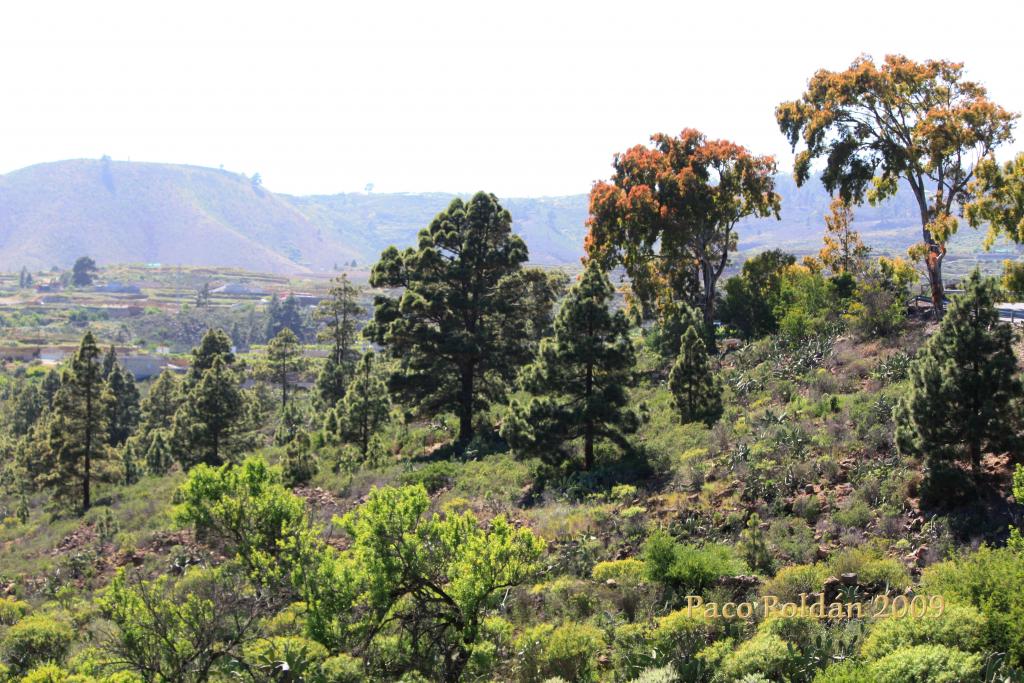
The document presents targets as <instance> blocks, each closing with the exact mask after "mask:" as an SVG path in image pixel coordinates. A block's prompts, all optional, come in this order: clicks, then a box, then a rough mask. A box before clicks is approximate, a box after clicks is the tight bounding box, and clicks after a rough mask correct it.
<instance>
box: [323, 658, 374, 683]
mask: <svg viewBox="0 0 1024 683" xmlns="http://www.w3.org/2000/svg"><path fill="white" fill-rule="evenodd" d="M320 675H321V676H322V677H323V680H324V683H359V682H360V681H363V680H366V675H365V672H364V671H363V662H362V660H360V659H357V658H355V657H353V656H351V655H347V654H344V653H342V654H338V655H334V656H333V657H330V658H329V659H326V660H324V663H323V664H321V665H320Z"/></svg>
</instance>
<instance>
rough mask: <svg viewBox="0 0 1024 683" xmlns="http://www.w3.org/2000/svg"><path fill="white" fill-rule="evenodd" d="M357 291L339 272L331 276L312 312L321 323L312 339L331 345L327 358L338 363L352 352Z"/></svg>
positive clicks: (357, 301)
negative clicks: (332, 277)
mask: <svg viewBox="0 0 1024 683" xmlns="http://www.w3.org/2000/svg"><path fill="white" fill-rule="evenodd" d="M359 293H360V290H359V288H358V287H356V286H355V285H353V284H352V283H351V282H349V279H348V275H341V276H339V277H337V278H335V279H334V281H333V282H332V283H331V289H330V290H329V291H328V292H327V297H326V298H325V299H324V300H323V301H321V302H320V304H319V305H318V306H317V307H316V310H314V311H313V319H314V320H318V321H320V322H322V323H323V325H324V326H323V328H321V329H320V331H319V332H317V334H316V338H317V340H319V341H322V342H327V343H329V344H330V345H331V357H332V358H333V359H334V362H335V363H338V364H343V363H344V362H345V361H346V360H347V359H349V358H350V357H351V355H352V354H351V349H352V344H353V343H354V342H355V339H356V323H357V322H358V320H359V314H360V313H362V311H363V309H362V307H360V305H359Z"/></svg>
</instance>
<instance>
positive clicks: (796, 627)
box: [757, 612, 825, 651]
mask: <svg viewBox="0 0 1024 683" xmlns="http://www.w3.org/2000/svg"><path fill="white" fill-rule="evenodd" d="M757 632H758V634H763V633H769V634H771V635H775V636H778V637H779V638H782V639H783V640H785V641H786V642H787V643H793V645H796V646H797V647H798V648H800V650H802V651H807V650H808V649H809V648H811V647H812V646H813V645H814V642H815V639H817V638H819V637H820V636H822V635H824V633H825V628H824V627H823V626H822V625H821V621H820V620H819V619H818V618H816V617H814V616H811V615H810V614H809V613H806V612H805V613H798V614H796V615H794V616H783V615H781V614H772V615H771V616H769V617H768V618H766V619H765V620H764V621H762V622H761V624H760V625H759V626H758V627H757Z"/></svg>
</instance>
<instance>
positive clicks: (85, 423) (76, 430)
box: [39, 332, 113, 512]
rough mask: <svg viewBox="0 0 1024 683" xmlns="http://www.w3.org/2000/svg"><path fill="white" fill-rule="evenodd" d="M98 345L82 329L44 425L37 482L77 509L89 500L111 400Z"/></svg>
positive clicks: (105, 436) (104, 447)
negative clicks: (44, 434)
mask: <svg viewBox="0 0 1024 683" xmlns="http://www.w3.org/2000/svg"><path fill="white" fill-rule="evenodd" d="M100 360H101V354H100V349H99V347H98V346H97V345H96V338H95V337H94V336H93V334H92V332H86V333H85V336H83V337H82V343H81V345H80V346H79V347H78V351H77V352H76V353H75V355H74V356H73V357H72V358H71V362H70V364H69V365H68V367H67V368H65V369H64V370H63V371H62V373H61V375H60V388H59V389H58V390H57V392H56V393H55V394H54V397H53V407H52V412H51V415H50V420H49V424H48V425H47V436H46V445H45V455H44V458H45V459H46V461H47V462H46V465H45V467H44V468H43V470H42V471H41V472H40V478H39V483H40V484H41V485H42V486H44V487H47V488H50V489H51V490H52V491H53V502H54V504H55V505H60V504H62V503H63V504H70V505H71V506H72V507H73V508H77V509H78V510H79V511H81V512H85V511H86V510H88V509H89V507H90V506H91V505H92V497H91V496H92V484H93V480H94V478H95V471H94V468H95V467H96V465H97V464H98V463H99V462H100V461H102V460H104V459H105V458H106V457H107V455H108V453H109V451H108V449H107V440H108V432H107V428H108V422H107V415H108V410H109V409H108V406H109V405H110V404H111V402H112V401H113V398H112V397H111V395H110V392H109V391H108V389H107V386H106V383H105V382H104V381H103V376H102V366H101V364H100Z"/></svg>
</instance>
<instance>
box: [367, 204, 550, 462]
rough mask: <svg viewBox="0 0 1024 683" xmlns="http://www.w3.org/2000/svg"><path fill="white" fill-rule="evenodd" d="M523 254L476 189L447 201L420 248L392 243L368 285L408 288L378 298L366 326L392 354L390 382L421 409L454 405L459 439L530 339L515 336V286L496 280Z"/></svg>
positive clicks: (500, 215) (500, 391)
mask: <svg viewBox="0 0 1024 683" xmlns="http://www.w3.org/2000/svg"><path fill="white" fill-rule="evenodd" d="M526 259H527V250H526V244H525V243H524V242H523V240H522V239H520V238H519V237H518V236H517V235H515V234H514V233H513V232H512V217H511V215H510V214H509V212H508V211H507V210H505V209H504V208H502V206H501V205H500V204H499V203H498V199H497V197H495V196H494V195H493V194H486V193H483V192H480V193H477V194H476V195H475V196H474V197H473V198H472V199H470V200H469V201H468V202H464V201H463V200H462V199H455V200H453V201H452V203H451V204H450V205H449V206H448V208H447V209H446V210H445V211H442V212H441V213H440V214H438V216H437V217H436V218H435V219H434V220H433V221H432V222H431V223H430V226H429V227H427V228H426V229H424V230H422V231H420V235H419V246H418V248H417V249H415V250H414V249H406V250H405V251H401V252H400V251H399V250H398V249H396V248H395V247H389V248H388V249H386V250H385V251H384V252H383V253H382V254H381V258H380V261H379V262H378V263H377V264H376V265H375V266H374V267H373V272H372V274H371V276H370V284H371V285H372V286H374V287H403V288H404V289H405V291H404V293H403V294H402V297H401V299H394V298H390V297H383V296H381V297H377V299H376V302H375V303H376V310H375V311H374V319H373V322H372V323H371V324H370V325H369V326H368V330H367V333H368V335H369V336H370V338H371V339H373V340H374V341H376V342H377V343H379V344H382V345H384V346H385V347H386V348H387V352H388V353H389V354H390V355H391V357H393V358H396V359H398V361H399V362H398V364H397V365H396V370H395V371H394V372H393V373H392V375H391V377H390V378H389V381H388V386H389V389H390V390H391V391H392V392H394V393H396V394H397V395H399V396H400V397H402V398H403V399H404V400H405V402H406V403H407V404H408V405H410V406H411V407H413V408H417V409H419V410H420V411H421V412H422V413H424V414H427V415H434V414H437V413H440V412H443V411H447V410H452V411H454V412H455V413H456V415H457V416H458V419H459V435H458V439H459V443H460V444H465V443H466V442H467V441H469V439H470V438H472V436H473V418H474V416H475V415H476V413H477V411H479V410H481V409H482V408H485V407H486V406H487V405H488V404H489V403H490V402H491V401H494V400H501V399H502V398H503V397H504V395H505V388H506V384H507V383H508V382H509V381H511V379H512V378H513V377H514V372H515V369H516V368H517V367H518V366H519V365H520V364H521V363H523V362H525V360H526V359H527V358H528V356H529V349H530V346H529V340H528V339H527V338H526V337H525V335H523V334H522V333H521V331H520V334H513V330H514V321H515V313H516V311H517V305H518V301H517V298H516V297H517V296H518V295H517V294H516V292H517V291H518V288H511V289H510V288H507V287H504V286H503V285H502V282H503V280H504V278H507V277H509V276H513V275H515V274H516V273H518V272H519V271H520V269H521V267H522V264H523V263H524V262H525V261H526Z"/></svg>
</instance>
